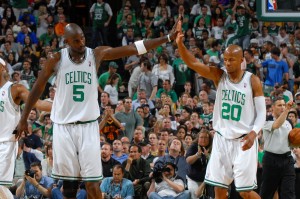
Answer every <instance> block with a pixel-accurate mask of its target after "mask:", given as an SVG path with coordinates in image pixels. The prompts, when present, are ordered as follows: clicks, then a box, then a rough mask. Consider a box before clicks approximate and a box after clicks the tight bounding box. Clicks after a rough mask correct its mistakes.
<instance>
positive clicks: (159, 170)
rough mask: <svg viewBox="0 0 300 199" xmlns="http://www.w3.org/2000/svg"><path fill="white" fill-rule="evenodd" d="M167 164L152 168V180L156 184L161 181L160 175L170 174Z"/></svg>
mask: <svg viewBox="0 0 300 199" xmlns="http://www.w3.org/2000/svg"><path fill="white" fill-rule="evenodd" d="M166 166H167V164H156V165H155V166H154V168H153V179H154V180H155V182H156V183H160V182H162V180H163V176H162V173H163V172H170V171H171V170H170V168H168V167H166Z"/></svg>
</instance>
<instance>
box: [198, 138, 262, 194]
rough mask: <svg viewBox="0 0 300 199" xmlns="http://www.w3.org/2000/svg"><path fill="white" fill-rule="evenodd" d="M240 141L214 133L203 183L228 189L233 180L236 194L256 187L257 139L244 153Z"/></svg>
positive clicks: (239, 139)
mask: <svg viewBox="0 0 300 199" xmlns="http://www.w3.org/2000/svg"><path fill="white" fill-rule="evenodd" d="M241 140H242V138H238V139H226V138H224V137H223V136H222V135H220V134H218V133H215V135H214V141H213V148H212V153H211V156H210V160H209V162H208V166H207V170H206V175H205V180H204V182H205V183H207V184H210V185H212V186H218V187H222V188H228V187H229V185H230V184H231V183H232V181H233V180H234V182H235V186H236V190H237V191H238V192H242V191H250V190H253V189H255V188H256V187H257V183H256V171H257V153H258V143H257V139H256V140H255V141H254V144H253V145H252V147H251V148H250V149H248V150H246V151H243V150H242V146H243V143H242V142H241Z"/></svg>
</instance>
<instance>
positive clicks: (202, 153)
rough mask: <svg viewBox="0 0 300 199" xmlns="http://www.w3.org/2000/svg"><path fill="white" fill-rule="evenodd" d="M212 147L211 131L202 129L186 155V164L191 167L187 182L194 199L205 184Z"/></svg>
mask: <svg viewBox="0 0 300 199" xmlns="http://www.w3.org/2000/svg"><path fill="white" fill-rule="evenodd" d="M211 147H212V137H211V136H210V134H209V131H208V130H206V129H202V130H201V131H200V133H199V134H198V138H197V139H195V141H194V142H193V144H192V145H191V146H190V147H189V148H188V151H187V153H186V162H187V163H188V165H189V169H188V173H187V182H188V187H189V190H190V191H191V195H192V197H191V198H192V199H196V198H198V197H199V196H196V194H195V191H196V190H197V189H198V187H199V186H200V185H201V184H202V183H203V181H204V176H205V172H206V167H207V163H208V160H209V155H210V152H211Z"/></svg>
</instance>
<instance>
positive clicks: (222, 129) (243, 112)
mask: <svg viewBox="0 0 300 199" xmlns="http://www.w3.org/2000/svg"><path fill="white" fill-rule="evenodd" d="M251 75H252V73H249V72H245V73H244V75H243V78H242V80H241V81H240V82H238V83H233V82H231V81H230V80H229V77H228V74H227V73H226V72H224V73H223V75H222V77H221V80H220V82H219V85H218V90H217V96H216V101H215V107H214V113H213V127H214V129H215V130H216V131H218V132H219V133H220V134H222V136H224V137H225V138H227V139H235V138H238V137H240V136H241V135H243V134H247V133H249V132H250V131H251V130H252V128H253V124H254V120H255V117H256V111H255V107H254V101H253V93H252V86H251Z"/></svg>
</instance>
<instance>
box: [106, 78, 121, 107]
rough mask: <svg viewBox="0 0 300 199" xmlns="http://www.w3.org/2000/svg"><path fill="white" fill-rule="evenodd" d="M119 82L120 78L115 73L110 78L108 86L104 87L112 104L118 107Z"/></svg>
mask: <svg viewBox="0 0 300 199" xmlns="http://www.w3.org/2000/svg"><path fill="white" fill-rule="evenodd" d="M118 82H119V76H118V75H117V74H116V73H114V74H112V75H111V76H110V77H109V79H108V81H107V84H106V86H105V87H104V91H105V92H107V93H109V96H110V104H111V105H113V106H116V105H117V103H118V98H119V97H118V96H119V95H118V87H117V86H118Z"/></svg>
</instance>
